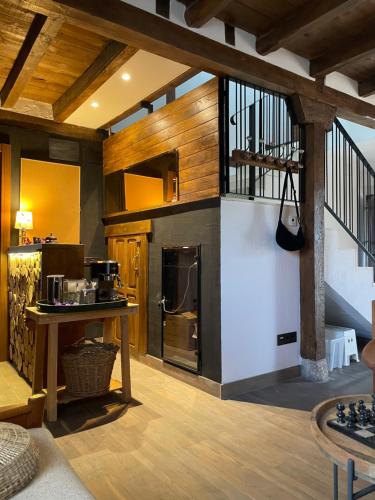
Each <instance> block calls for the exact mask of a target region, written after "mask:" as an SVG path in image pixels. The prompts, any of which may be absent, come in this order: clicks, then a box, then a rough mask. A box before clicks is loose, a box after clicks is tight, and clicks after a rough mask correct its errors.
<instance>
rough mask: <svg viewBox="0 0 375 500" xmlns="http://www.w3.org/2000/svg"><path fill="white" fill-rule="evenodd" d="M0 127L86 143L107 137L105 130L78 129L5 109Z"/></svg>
mask: <svg viewBox="0 0 375 500" xmlns="http://www.w3.org/2000/svg"><path fill="white" fill-rule="evenodd" d="M0 125H10V126H14V127H20V128H26V129H31V130H40V131H43V132H47V133H49V134H53V135H57V136H62V137H70V138H71V139H83V140H87V141H99V142H100V141H102V140H103V139H105V137H106V136H107V134H106V132H105V130H95V129H92V128H87V127H78V126H77V125H70V124H67V123H56V122H55V121H53V120H47V119H45V118H38V117H35V116H30V115H24V114H22V113H15V112H14V111H10V110H7V109H0Z"/></svg>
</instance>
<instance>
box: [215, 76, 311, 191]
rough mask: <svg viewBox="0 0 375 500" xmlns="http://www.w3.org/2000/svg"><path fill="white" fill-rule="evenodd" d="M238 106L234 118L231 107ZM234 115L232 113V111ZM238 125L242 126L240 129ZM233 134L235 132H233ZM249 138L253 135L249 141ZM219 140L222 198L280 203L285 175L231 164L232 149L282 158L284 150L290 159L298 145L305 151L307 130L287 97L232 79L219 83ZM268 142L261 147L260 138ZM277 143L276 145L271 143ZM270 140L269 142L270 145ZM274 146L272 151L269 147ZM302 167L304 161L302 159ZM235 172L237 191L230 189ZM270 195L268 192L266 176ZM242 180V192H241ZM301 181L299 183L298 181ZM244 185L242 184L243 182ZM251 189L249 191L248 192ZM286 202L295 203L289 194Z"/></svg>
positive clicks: (299, 189) (299, 188) (274, 171)
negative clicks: (233, 142)
mask: <svg viewBox="0 0 375 500" xmlns="http://www.w3.org/2000/svg"><path fill="white" fill-rule="evenodd" d="M233 84H234V85H235V86H236V89H235V97H234V100H235V103H234V101H233V102H232V101H231V99H232V97H231V95H230V92H229V89H230V86H231V85H233ZM233 103H234V106H235V114H234V115H233V116H230V107H233ZM232 111H233V110H232ZM237 121H238V122H239V124H238V127H237ZM233 126H234V127H236V129H235V137H236V139H235V141H236V145H235V147H233V145H231V144H230V129H231V127H233ZM232 130H233V129H232ZM248 135H249V136H250V135H251V138H250V140H249V139H248ZM219 136H220V173H221V176H220V188H221V194H222V195H223V196H225V195H227V194H231V195H236V196H240V197H246V198H247V199H254V198H267V199H273V200H280V199H281V193H282V186H283V175H285V174H284V173H283V172H282V171H278V170H274V169H267V168H261V167H257V166H252V165H239V164H238V165H237V164H235V165H234V164H233V162H231V157H230V156H231V149H234V148H238V149H246V148H247V147H248V146H249V147H250V149H251V150H253V151H259V150H260V149H263V153H265V154H272V151H274V152H275V156H280V155H281V154H282V153H283V152H284V150H286V151H287V153H286V154H287V155H288V154H289V153H290V152H291V149H292V145H293V144H295V143H298V145H299V146H302V149H304V142H305V141H304V127H303V126H302V125H299V124H298V123H297V120H296V117H295V116H294V113H293V111H292V109H291V106H290V104H289V100H288V98H287V97H286V96H284V95H282V94H279V93H277V92H273V91H271V90H267V89H264V88H261V87H258V86H256V85H252V84H250V83H248V82H244V81H241V80H237V79H234V78H230V77H225V78H221V79H220V81H219ZM263 136H264V137H265V138H266V140H265V141H264V142H265V143H264V142H263V141H262V145H260V144H261V142H260V138H261V137H262V139H264V137H263ZM271 138H272V139H275V143H274V142H271V140H270V139H271ZM267 139H268V141H267ZM271 144H272V149H270V145H271ZM301 163H303V158H301ZM233 167H234V168H235V169H236V189H235V190H232V189H231V182H230V179H231V177H230V170H231V168H233ZM267 174H269V177H268V179H270V178H271V180H270V181H269V185H270V188H269V190H270V191H271V192H270V193H268V194H267V193H266V192H265V186H266V179H267V178H266V176H267ZM294 175H295V182H296V184H298V191H299V199H300V200H301V199H302V185H301V180H302V177H301V176H300V175H299V174H294ZM238 178H239V184H240V186H239V188H238ZM297 179H298V181H297ZM242 181H243V182H242ZM247 185H248V189H247ZM286 199H287V200H289V201H292V193H291V191H290V190H288V193H287V198H286Z"/></svg>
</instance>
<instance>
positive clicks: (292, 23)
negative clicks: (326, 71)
mask: <svg viewBox="0 0 375 500" xmlns="http://www.w3.org/2000/svg"><path fill="white" fill-rule="evenodd" d="M361 2H362V0H344V1H343V0H314V2H308V3H307V4H306V5H305V6H304V7H302V8H299V9H296V14H292V16H290V17H288V18H287V19H278V20H277V22H276V23H275V24H274V25H272V27H271V28H269V29H268V30H267V33H265V34H264V35H261V36H259V37H258V38H257V40H256V50H257V52H258V53H259V54H262V55H266V54H269V53H270V52H273V51H275V50H277V49H279V48H280V47H283V46H285V44H286V43H288V42H289V41H290V40H292V39H293V38H295V37H297V36H299V35H302V34H303V32H304V31H305V30H306V29H310V28H311V27H312V26H314V25H317V24H318V23H322V22H329V21H332V20H333V19H334V18H335V17H337V16H338V15H339V14H340V13H342V12H345V11H347V10H348V9H349V8H350V7H354V6H358V4H360V3H361Z"/></svg>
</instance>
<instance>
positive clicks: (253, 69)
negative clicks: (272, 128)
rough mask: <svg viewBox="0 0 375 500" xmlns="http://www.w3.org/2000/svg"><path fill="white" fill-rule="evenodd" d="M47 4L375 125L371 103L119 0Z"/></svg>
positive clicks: (113, 35) (185, 60) (73, 20)
mask: <svg viewBox="0 0 375 500" xmlns="http://www.w3.org/2000/svg"><path fill="white" fill-rule="evenodd" d="M8 1H11V2H16V1H17V2H20V1H21V0H8ZM41 3H42V0H40V1H38V6H37V7H38V9H41V8H42V6H41ZM43 3H47V1H46V0H43ZM24 4H25V5H26V4H27V5H30V0H22V5H24ZM48 4H49V5H50V8H51V9H52V8H54V9H55V10H56V11H58V12H59V13H60V14H63V15H64V16H65V17H66V20H67V22H68V23H69V24H72V25H74V26H79V27H81V28H82V29H87V30H89V31H90V30H91V31H95V32H96V33H98V34H101V35H103V36H105V37H107V38H110V39H112V40H118V41H120V42H123V43H126V44H130V45H132V44H133V45H135V46H136V47H138V48H139V49H141V50H146V51H149V52H152V53H154V54H157V55H160V56H162V57H166V58H168V59H173V60H174V61H176V62H180V63H182V64H186V65H189V66H191V67H196V68H201V69H202V70H203V69H204V70H205V71H211V72H213V73H216V74H224V75H229V76H232V77H234V78H239V79H240V80H244V81H247V82H251V83H252V84H255V85H259V86H263V87H266V88H268V89H270V90H274V91H276V92H280V93H283V94H287V95H291V94H294V93H298V94H303V95H307V96H309V97H310V98H311V99H313V100H314V101H319V102H323V103H325V104H328V105H333V106H335V107H336V108H337V110H338V114H339V115H340V116H341V117H343V118H346V119H348V120H352V121H356V122H357V123H361V124H363V125H366V126H369V127H372V128H375V105H373V104H370V103H368V102H365V101H363V100H361V99H358V98H355V97H352V96H350V95H348V94H345V93H344V92H339V91H338V90H335V89H333V88H331V87H328V86H325V85H324V86H323V88H322V87H321V85H317V84H316V82H314V81H312V80H309V79H307V78H304V77H302V76H300V75H297V74H295V73H292V72H291V71H288V70H286V69H284V68H279V67H277V66H274V65H272V64H270V63H268V62H266V61H264V60H262V59H260V58H257V57H254V56H251V55H249V54H245V53H244V52H241V51H239V50H236V49H234V48H233V47H229V46H228V45H224V44H222V43H219V42H216V41H214V40H211V39H209V38H207V37H204V36H202V35H200V34H199V33H196V32H194V31H191V30H187V29H186V28H183V27H182V26H178V25H177V24H174V23H172V22H170V21H167V20H166V19H163V18H162V17H160V16H157V15H155V14H150V13H149V12H146V11H145V10H143V9H140V8H137V7H134V6H133V5H130V4H128V3H126V2H122V1H121V0H106V2H102V1H100V0H80V1H79V2H77V1H76V0H54V1H53V2H48ZM34 5H35V4H34ZM34 8H36V7H34Z"/></svg>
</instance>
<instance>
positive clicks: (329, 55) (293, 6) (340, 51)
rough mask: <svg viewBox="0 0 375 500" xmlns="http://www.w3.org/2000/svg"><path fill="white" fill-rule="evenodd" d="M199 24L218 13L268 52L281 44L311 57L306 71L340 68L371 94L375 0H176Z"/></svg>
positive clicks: (373, 88) (374, 74) (190, 22)
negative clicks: (252, 36) (254, 37)
mask: <svg viewBox="0 0 375 500" xmlns="http://www.w3.org/2000/svg"><path fill="white" fill-rule="evenodd" d="M180 1H181V2H182V3H184V4H185V6H186V10H185V20H186V22H187V24H188V25H190V26H193V27H196V28H199V27H202V26H204V24H205V23H206V22H208V21H209V19H210V18H212V17H216V18H218V19H220V20H222V21H224V22H225V23H226V24H227V25H229V26H233V27H237V28H240V29H242V30H245V31H247V32H249V33H252V34H253V35H255V36H256V47H257V50H258V52H259V53H260V54H262V55H266V54H269V53H270V52H273V51H274V50H277V49H278V48H285V49H288V50H290V51H291V52H294V53H295V54H298V55H300V56H302V57H305V58H307V59H309V60H310V73H311V76H314V77H324V76H325V75H327V74H329V73H332V72H333V71H339V72H341V73H343V74H344V75H347V76H349V77H350V78H352V79H354V80H356V81H357V82H358V83H359V95H371V94H373V93H375V0H313V1H312V0H232V1H230V0H229V1H228V0H180Z"/></svg>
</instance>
